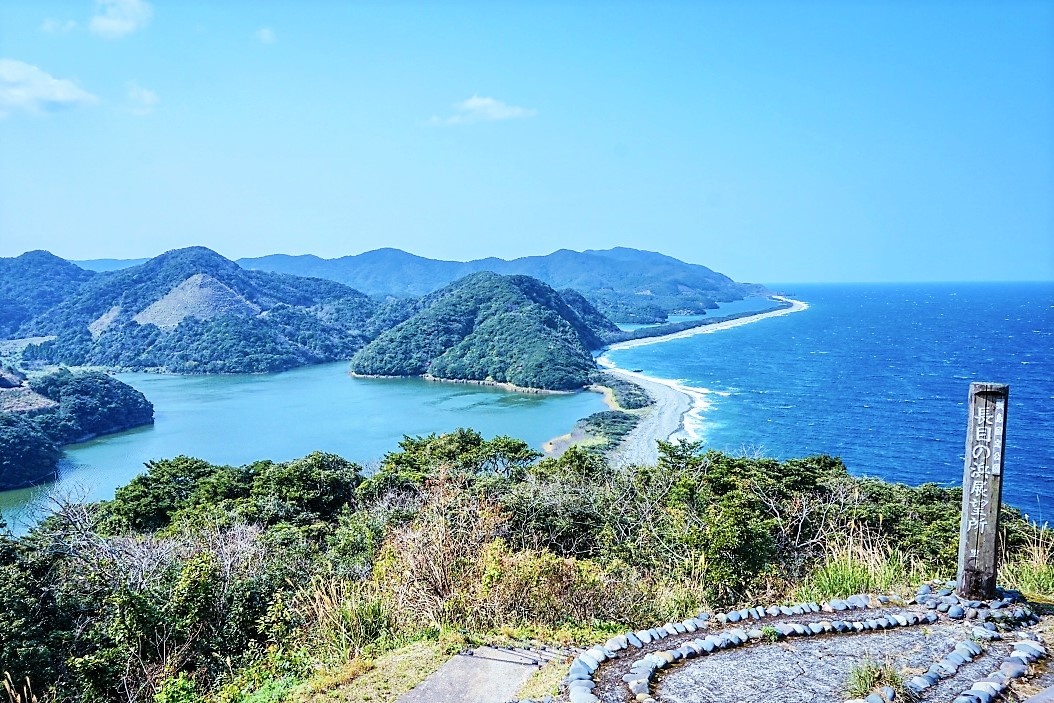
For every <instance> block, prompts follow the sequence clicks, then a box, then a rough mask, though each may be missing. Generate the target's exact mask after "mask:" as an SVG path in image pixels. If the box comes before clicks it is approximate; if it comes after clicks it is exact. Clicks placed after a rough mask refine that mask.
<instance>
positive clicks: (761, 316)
mask: <svg viewBox="0 0 1054 703" xmlns="http://www.w3.org/2000/svg"><path fill="white" fill-rule="evenodd" d="M771 297H772V298H773V299H774V300H779V301H781V302H786V303H790V306H789V307H785V308H780V309H778V310H769V311H766V312H760V313H758V314H756V315H748V316H745V317H740V318H736V319H734V320H726V321H723V322H714V323H711V324H708V325H700V326H699V327H693V328H691V329H687V330H683V331H681V332H674V333H672V334H666V335H662V336H659V337H644V338H642V339H631V340H627V341H625V342H617V343H615V344H612V345H610V346H609V347H606V348H605V349H604V350H603V351H602V352H601V353H600V355H599V356H597V359H596V361H597V364H598V365H599V366H600V367H601V368H602V369H603V370H604V371H605V372H606V373H610V374H612V375H613V376H616V377H618V378H621V379H623V380H625V381H629V382H631V383H636V384H637V385H639V386H641V387H642V388H644V390H645V391H646V392H647V393H648V395H650V396H651V397H652V400H654V401H655V402H654V404H653V405H651V406H650V409H649V411H648V412H646V413H645V414H643V415H642V417H641V420H640V422H639V423H638V424H637V426H636V427H635V428H633V431H632V432H630V433H629V434H628V435H627V436H626V438H625V439H623V440H622V443H621V444H620V445H619V446H618V448H617V449H615V450H614V451H613V452H612V453H611V454H609V457H608V458H609V461H610V462H611V465H612V466H616V467H617V466H627V465H630V464H654V463H655V462H656V461H658V458H659V450H658V446H657V444H656V442H657V441H659V440H662V441H676V440H678V439H689V440H691V439H693V437H698V436H699V434H698V431H699V430H700V429H701V424H702V415H703V413H704V412H706V410H707V409H709V407H710V401H709V400H708V398H707V396H708V395H709V394H710V393H711V392H712V391H710V390H708V389H705V388H692V387H690V386H686V385H684V384H683V383H681V382H679V381H676V380H672V379H667V378H657V377H655V376H649V375H647V374H645V373H642V372H639V371H629V370H627V369H623V368H620V367H618V366H617V365H616V364H615V363H614V362H613V361H611V359H610V358H609V357H608V353H609V352H612V351H620V350H623V349H632V348H634V347H640V346H644V345H647V344H661V343H663V342H669V341H671V340H675V339H685V338H687V337H694V336H695V335H697V334H710V333H712V332H719V331H721V330H727V329H732V328H733V327H740V326H742V325H749V324H753V323H755V322H760V321H761V320H765V319H768V318H771V317H780V316H783V315H790V314H791V313H796V312H802V311H804V310H808V309H809V304H808V303H806V302H804V301H801V300H793V299H791V298H787V297H784V296H778V295H774V296H771ZM693 426H694V427H693Z"/></svg>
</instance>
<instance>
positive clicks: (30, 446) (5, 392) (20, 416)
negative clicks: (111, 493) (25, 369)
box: [0, 369, 154, 491]
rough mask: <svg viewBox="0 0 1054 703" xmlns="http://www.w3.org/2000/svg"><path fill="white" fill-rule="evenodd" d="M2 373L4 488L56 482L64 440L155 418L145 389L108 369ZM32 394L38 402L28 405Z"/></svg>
mask: <svg viewBox="0 0 1054 703" xmlns="http://www.w3.org/2000/svg"><path fill="white" fill-rule="evenodd" d="M0 376H2V377H3V379H4V381H5V382H4V383H3V384H2V385H0V491H2V490H10V489H13V488H23V487H26V486H33V485H37V484H40V483H44V482H45V481H50V480H52V479H53V478H54V477H55V472H56V470H57V466H58V461H59V447H60V446H62V445H64V444H71V443H74V442H83V441H85V440H88V439H91V438H92V437H98V436H99V435H104V434H110V433H112V432H120V431H121V430H127V429H129V428H132V427H138V426H140V425H147V424H150V423H152V422H153V421H154V406H153V405H151V403H150V401H149V400H147V399H146V397H145V396H144V395H143V394H142V393H140V392H139V391H137V390H136V389H134V388H132V387H131V386H129V385H128V384H126V383H122V382H121V381H118V380H117V379H116V378H113V377H112V376H108V375H106V374H104V373H100V372H97V371H88V372H82V373H71V372H70V371H68V370H67V369H61V370H59V371H57V372H54V373H50V374H47V375H45V376H39V377H36V378H33V379H32V380H27V379H26V378H25V377H24V376H23V375H22V374H20V373H18V372H12V371H10V370H3V371H2V372H0ZM27 396H31V397H32V398H33V399H35V400H36V401H37V402H28V403H27V402H26V401H27V400H30V399H29V398H27ZM20 407H21V409H20Z"/></svg>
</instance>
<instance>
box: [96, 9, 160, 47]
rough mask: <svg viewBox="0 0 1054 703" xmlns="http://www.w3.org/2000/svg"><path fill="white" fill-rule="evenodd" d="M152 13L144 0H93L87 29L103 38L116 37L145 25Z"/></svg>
mask: <svg viewBox="0 0 1054 703" xmlns="http://www.w3.org/2000/svg"><path fill="white" fill-rule="evenodd" d="M152 14H153V10H152V9H151V7H150V3H148V2H146V0H95V14H94V15H92V18H91V22H90V23H89V24H88V29H90V30H91V32H92V34H97V35H99V36H100V37H103V38H104V39H116V38H118V37H123V36H124V35H126V34H131V33H132V32H134V31H136V30H137V29H142V28H143V27H145V26H146V25H147V23H148V22H149V21H150V16H151V15H152Z"/></svg>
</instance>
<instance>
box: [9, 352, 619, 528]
mask: <svg viewBox="0 0 1054 703" xmlns="http://www.w3.org/2000/svg"><path fill="white" fill-rule="evenodd" d="M347 370H348V365H347V364H346V363H335V364H323V365H320V366H311V367H307V368H303V369H297V370H294V371H287V372H285V373H280V374H260V375H251V376H248V375H247V376H175V375H158V374H144V373H132V374H118V378H120V379H121V380H122V381H125V382H126V383H129V384H131V385H132V386H134V387H135V388H137V389H139V390H140V391H142V392H143V393H144V394H145V395H146V397H147V398H149V399H150V401H151V402H152V403H153V404H154V412H155V418H154V425H153V426H152V427H144V428H139V429H135V430H131V431H129V432H123V433H120V434H117V435H110V436H108V437H103V438H100V439H97V440H94V441H91V442H86V443H84V444H80V445H74V446H71V447H67V448H66V451H65V454H64V459H63V461H62V464H61V465H60V468H59V481H58V483H57V486H56V487H57V488H59V489H60V490H61V491H73V492H74V493H75V494H76V495H78V496H81V495H82V494H83V497H84V498H86V499H88V500H101V499H106V498H109V497H112V496H113V492H114V489H116V488H117V487H118V486H121V485H123V484H125V483H127V482H128V481H129V480H130V479H131V478H132V477H134V476H135V475H137V474H139V473H141V472H142V470H143V464H144V462H147V461H150V460H153V459H163V458H168V457H173V456H177V455H179V454H187V455H190V456H195V457H200V458H202V459H205V460H207V461H210V462H214V463H219V464H233V465H241V464H246V463H249V462H252V461H255V460H257V459H273V460H275V461H286V460H289V459H295V458H297V457H301V456H304V455H305V454H308V453H310V452H312V451H315V450H321V451H326V452H332V453H334V454H339V455H340V456H343V457H346V458H348V459H351V460H353V461H357V462H359V463H362V464H371V463H375V462H376V461H377V460H379V459H380V458H381V457H382V456H383V455H384V454H385V452H389V451H394V450H397V449H398V446H397V444H398V442H399V440H401V439H402V438H403V436H404V435H411V436H414V435H427V434H429V433H432V432H435V433H441V432H449V431H451V430H454V429H457V428H458V427H472V428H474V429H475V430H477V431H479V432H480V433H481V434H482V435H483V436H484V437H488V438H489V437H493V436H495V435H502V434H505V435H511V436H513V437H518V438H521V439H523V440H525V441H526V442H528V443H530V444H531V445H532V446H534V447H540V446H541V445H542V443H544V442H545V441H547V440H549V439H552V438H553V437H555V436H557V435H561V434H564V433H565V432H568V431H569V430H570V428H571V426H572V425H574V423H575V422H576V421H577V420H578V419H580V418H582V417H585V416H586V415H589V414H591V413H594V412H598V411H600V410H603V409H604V403H603V398H602V397H601V396H600V395H599V394H597V393H576V394H564V395H532V394H523V393H509V392H506V391H502V390H498V389H496V388H487V387H481V386H472V385H460V384H447V383H429V382H427V381H424V380H421V379H360V378H351V377H350V376H349V375H348V373H347ZM42 493H43V491H41V490H40V489H28V490H23V491H8V492H6V493H0V511H2V513H3V516H4V518H5V519H7V520H8V522H10V523H12V525H13V526H15V528H16V529H18V528H19V527H20V526H22V527H24V525H25V524H26V522H27V521H29V520H32V519H33V517H32V515H33V513H34V510H33V508H32V506H33V503H34V499H40V498H41V495H42Z"/></svg>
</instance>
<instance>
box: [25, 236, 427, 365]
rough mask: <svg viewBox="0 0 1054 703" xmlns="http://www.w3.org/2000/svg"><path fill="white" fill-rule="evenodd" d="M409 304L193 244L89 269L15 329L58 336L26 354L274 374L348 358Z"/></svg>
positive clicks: (38, 358) (57, 360) (57, 359)
mask: <svg viewBox="0 0 1054 703" xmlns="http://www.w3.org/2000/svg"><path fill="white" fill-rule="evenodd" d="M60 261H61V260H60ZM70 266H72V264H70ZM74 268H75V267H74ZM78 270H79V269H78ZM86 273H87V272H86ZM409 308H410V306H409V305H408V304H406V303H389V304H380V303H377V302H376V301H373V300H371V299H370V298H368V297H367V296H365V295H363V294H362V293H360V292H358V291H356V290H354V289H352V288H349V287H348V286H345V285H343V284H340V283H336V282H334V281H327V280H320V279H309V278H301V277H296V276H287V275H283V274H275V273H269V272H264V271H247V270H245V269H242V268H241V267H240V266H238V264H236V263H234V262H233V261H230V260H228V259H225V258H224V257H222V256H220V255H219V254H217V253H215V252H213V251H211V250H209V249H206V248H204V247H191V248H188V249H178V250H174V251H170V252H167V253H165V254H162V255H161V256H158V257H156V258H154V259H151V260H149V261H147V262H146V263H144V264H141V265H138V266H133V267H131V268H127V269H122V270H119V271H113V272H108V273H98V274H94V275H92V274H88V278H87V280H85V281H84V282H82V283H81V284H80V286H79V287H78V288H77V289H76V290H74V291H73V292H72V294H70V295H69V296H68V297H66V298H65V300H64V301H63V302H61V303H59V304H58V305H56V306H55V307H52V308H50V309H48V310H47V311H45V312H43V313H42V314H40V315H37V316H36V317H34V318H33V319H31V320H29V321H27V322H24V323H23V324H22V325H21V327H20V328H19V329H18V331H17V335H18V336H22V337H28V336H55V337H56V339H54V340H53V341H49V342H46V343H44V344H41V345H36V346H30V347H28V348H27V349H26V350H25V352H24V353H23V358H24V359H26V360H27V361H46V362H51V363H62V364H68V365H98V366H107V367H118V368H131V369H142V368H162V369H167V370H169V371H174V372H179V373H245V372H260V371H277V370H282V369H288V368H292V367H295V366H300V365H304V364H310V363H318V362H323V361H333V360H339V359H350V358H351V356H352V355H353V354H354V353H355V351H357V350H358V349H359V348H361V347H362V346H363V345H364V344H365V343H366V342H367V341H369V340H370V339H373V338H374V337H375V336H376V335H377V334H378V333H379V332H380V331H381V330H383V329H387V328H388V327H391V326H392V325H393V324H395V323H397V322H399V321H401V320H402V319H403V318H405V317H406V316H407V315H408V314H409V312H410V310H409ZM404 310H405V312H404Z"/></svg>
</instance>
